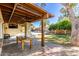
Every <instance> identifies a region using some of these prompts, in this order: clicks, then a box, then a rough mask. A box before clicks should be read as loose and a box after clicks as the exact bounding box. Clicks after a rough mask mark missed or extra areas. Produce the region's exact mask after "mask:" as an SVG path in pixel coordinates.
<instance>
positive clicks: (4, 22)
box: [0, 3, 54, 51]
mask: <svg viewBox="0 0 79 59" xmlns="http://www.w3.org/2000/svg"><path fill="white" fill-rule="evenodd" d="M0 15H1V18H0V29H1V31H0V39H1V41H0V42H1V43H0V46H1V47H0V48H1V49H2V47H3V49H2V50H1V51H4V49H5V48H4V47H5V46H6V45H5V42H4V41H5V39H4V34H9V36H10V37H11V36H15V35H16V34H17V33H25V34H24V36H23V37H24V39H25V40H30V48H32V38H31V36H29V38H28V35H30V34H31V33H30V32H31V29H30V26H31V23H32V22H35V21H41V34H42V35H41V41H40V43H39V45H40V46H42V47H44V45H45V44H44V19H47V18H51V17H53V16H54V15H52V14H50V13H48V12H47V11H45V10H43V9H42V8H41V7H39V6H36V5H35V4H32V3H2V4H1V3H0ZM10 25H17V26H18V27H17V28H16V29H14V28H11V29H10V28H9V26H10ZM23 30H24V31H23ZM16 37H17V36H16ZM18 39H19V38H18ZM7 40H8V39H7ZM17 43H18V40H17V38H16V44H17ZM7 44H8V43H7ZM14 44H15V43H14ZM8 45H9V44H8ZM8 45H7V46H8ZM24 45H25V44H24V41H22V47H21V48H22V50H24V49H25V47H24ZM14 46H15V47H16V45H14ZM8 47H9V46H8ZM19 49H20V48H19ZM6 50H7V49H6Z"/></svg>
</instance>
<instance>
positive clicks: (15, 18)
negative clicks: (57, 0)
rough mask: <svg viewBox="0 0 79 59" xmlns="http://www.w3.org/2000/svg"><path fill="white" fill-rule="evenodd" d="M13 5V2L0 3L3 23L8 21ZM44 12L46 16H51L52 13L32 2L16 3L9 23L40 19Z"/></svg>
mask: <svg viewBox="0 0 79 59" xmlns="http://www.w3.org/2000/svg"><path fill="white" fill-rule="evenodd" d="M14 5H15V3H0V8H1V10H2V14H3V19H4V22H5V23H8V22H9V19H10V16H11V14H12V11H13V9H14ZM46 14H48V18H50V17H53V15H51V14H49V13H47V12H46V11H45V10H43V9H42V8H40V7H38V6H36V5H34V4H32V3H18V4H17V6H16V8H15V10H14V13H13V15H12V17H11V20H10V23H18V24H22V23H24V22H34V21H37V20H39V19H42V18H43V16H44V15H46ZM46 18H47V17H46Z"/></svg>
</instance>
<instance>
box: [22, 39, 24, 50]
mask: <svg viewBox="0 0 79 59" xmlns="http://www.w3.org/2000/svg"><path fill="white" fill-rule="evenodd" d="M22 50H24V40H22Z"/></svg>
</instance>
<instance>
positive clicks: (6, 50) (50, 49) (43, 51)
mask: <svg viewBox="0 0 79 59" xmlns="http://www.w3.org/2000/svg"><path fill="white" fill-rule="evenodd" d="M1 55H2V56H79V47H74V46H62V45H58V44H53V43H50V42H48V41H45V47H41V44H40V41H37V40H33V48H32V49H29V44H28V43H26V44H25V49H24V50H22V49H21V48H20V47H18V45H17V44H16V43H12V44H9V45H6V46H3V49H2V54H1Z"/></svg>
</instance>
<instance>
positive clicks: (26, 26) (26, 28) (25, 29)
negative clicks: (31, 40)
mask: <svg viewBox="0 0 79 59" xmlns="http://www.w3.org/2000/svg"><path fill="white" fill-rule="evenodd" d="M26 37H27V22H25V39H27V38H26Z"/></svg>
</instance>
